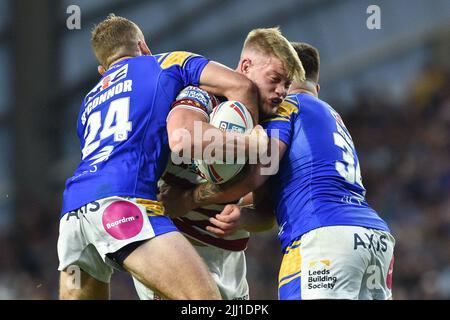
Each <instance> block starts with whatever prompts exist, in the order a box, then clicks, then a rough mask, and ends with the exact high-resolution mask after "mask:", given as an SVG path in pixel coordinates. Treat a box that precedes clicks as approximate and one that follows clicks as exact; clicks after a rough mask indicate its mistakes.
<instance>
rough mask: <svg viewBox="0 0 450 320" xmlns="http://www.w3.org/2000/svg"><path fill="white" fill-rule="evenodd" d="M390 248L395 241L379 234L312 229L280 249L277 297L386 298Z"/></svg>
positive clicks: (344, 228)
mask: <svg viewBox="0 0 450 320" xmlns="http://www.w3.org/2000/svg"><path fill="white" fill-rule="evenodd" d="M394 245H395V240H394V237H393V236H392V235H391V234H390V233H389V232H385V231H381V230H375V229H367V228H363V227H354V226H332V227H322V228H318V229H315V230H312V231H310V232H308V233H306V234H304V235H303V236H302V237H300V239H298V240H296V241H293V242H292V243H291V244H290V245H289V246H288V247H287V248H286V250H285V254H284V258H283V262H282V264H281V268H280V275H279V281H278V288H279V289H278V295H279V298H280V299H282V300H293V299H302V300H303V299H360V300H372V299H376V300H385V299H390V298H391V297H392V290H391V288H392V271H393V263H394V255H393V254H394Z"/></svg>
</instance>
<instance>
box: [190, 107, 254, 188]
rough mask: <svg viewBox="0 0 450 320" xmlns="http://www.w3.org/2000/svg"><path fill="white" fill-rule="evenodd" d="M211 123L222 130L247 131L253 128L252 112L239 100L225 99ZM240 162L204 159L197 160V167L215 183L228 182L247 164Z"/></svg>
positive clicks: (214, 111)
mask: <svg viewBox="0 0 450 320" xmlns="http://www.w3.org/2000/svg"><path fill="white" fill-rule="evenodd" d="M209 123H210V124H211V125H213V126H215V127H217V128H219V129H220V130H222V131H230V132H239V133H245V132H247V131H248V130H251V129H253V119H252V116H251V114H250V112H249V111H248V110H247V108H246V107H245V106H244V104H242V103H241V102H238V101H225V102H222V103H221V104H219V105H218V106H217V107H215V108H214V110H213V112H212V113H211V115H210V120H209ZM225 160H226V159H225ZM241 160H242V159H241ZM239 162H240V163H229V161H226V162H224V161H215V162H213V163H209V162H208V161H204V160H196V164H197V168H198V170H199V171H200V172H201V174H202V176H203V177H204V178H205V179H206V180H208V181H210V182H212V183H215V184H221V183H224V182H227V181H228V180H230V179H231V178H233V177H234V176H236V175H237V174H238V173H239V172H240V171H241V170H242V168H243V167H244V166H245V163H242V162H243V161H239Z"/></svg>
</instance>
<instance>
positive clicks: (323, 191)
mask: <svg viewBox="0 0 450 320" xmlns="http://www.w3.org/2000/svg"><path fill="white" fill-rule="evenodd" d="M262 125H263V127H264V128H265V129H267V133H268V135H269V136H273V137H278V139H280V140H281V141H283V142H284V143H285V144H286V145H287V146H288V149H287V151H286V153H285V155H284V157H283V159H282V160H281V162H280V169H279V172H278V173H277V175H275V176H273V177H271V178H270V180H269V184H270V189H271V194H272V196H273V198H274V204H275V211H276V216H277V221H278V224H279V227H280V231H279V238H280V241H281V243H282V248H283V249H284V248H285V247H286V246H287V245H288V244H289V243H291V242H292V241H293V240H295V239H296V238H298V237H299V236H301V235H302V234H304V233H306V232H308V231H310V230H313V229H316V228H320V227H325V226H339V225H341V226H342V225H343V226H361V227H367V228H373V229H380V230H386V231H389V229H388V227H387V225H386V223H385V222H384V221H383V220H382V219H381V218H380V217H379V216H378V214H377V213H376V212H375V211H374V210H373V209H372V208H371V207H370V206H369V205H368V204H367V202H366V199H365V193H366V190H365V189H364V186H363V184H362V179H361V172H360V166H359V161H358V156H357V154H356V150H355V146H354V144H353V141H352V138H351V136H350V133H349V132H348V130H347V128H346V127H345V125H344V122H343V121H342V119H341V117H340V116H339V114H338V113H337V112H336V111H335V110H334V109H333V108H332V107H331V106H330V105H329V104H327V103H325V102H324V101H322V100H320V99H318V98H316V97H314V96H312V95H309V94H304V93H301V94H296V95H288V96H287V98H286V99H285V101H284V102H283V103H282V104H281V106H280V108H279V110H278V112H277V114H276V115H275V116H273V117H271V118H270V119H268V120H266V121H264V122H263V123H262ZM275 129H276V130H278V131H275Z"/></svg>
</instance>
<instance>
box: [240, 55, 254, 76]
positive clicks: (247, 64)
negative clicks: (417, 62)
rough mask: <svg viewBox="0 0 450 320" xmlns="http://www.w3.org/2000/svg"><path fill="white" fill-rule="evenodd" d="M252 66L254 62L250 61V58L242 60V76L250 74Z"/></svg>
mask: <svg viewBox="0 0 450 320" xmlns="http://www.w3.org/2000/svg"><path fill="white" fill-rule="evenodd" d="M251 65H252V60H250V59H249V58H244V59H242V60H241V63H240V65H239V71H240V72H241V73H242V74H248V73H249V71H250V67H251Z"/></svg>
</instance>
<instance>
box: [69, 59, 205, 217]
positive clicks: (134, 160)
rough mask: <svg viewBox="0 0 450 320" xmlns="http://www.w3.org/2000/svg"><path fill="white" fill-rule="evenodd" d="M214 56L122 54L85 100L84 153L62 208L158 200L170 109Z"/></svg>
mask: <svg viewBox="0 0 450 320" xmlns="http://www.w3.org/2000/svg"><path fill="white" fill-rule="evenodd" d="M208 61H209V60H207V59H206V58H204V57H202V56H199V55H195V54H192V53H190V52H181V51H180V52H169V53H165V54H160V55H154V56H140V57H134V58H129V59H125V60H122V61H120V62H118V63H116V64H114V65H113V66H112V67H111V68H110V69H109V70H108V71H107V72H106V73H105V74H104V75H103V77H102V79H101V80H100V81H99V82H98V84H97V85H96V86H95V87H94V88H93V89H92V90H91V91H90V92H89V93H88V94H87V95H86V97H85V99H84V101H83V103H82V105H81V110H80V113H79V116H78V123H77V133H78V137H79V140H80V147H81V151H82V156H81V161H80V163H79V165H78V167H77V169H76V170H75V173H74V174H73V176H72V177H71V178H69V179H68V180H67V182H66V188H65V191H64V195H63V206H62V214H64V213H66V212H68V211H71V210H75V209H77V208H79V207H81V206H83V205H84V204H86V203H89V202H92V201H94V200H98V199H101V198H105V197H109V196H126V197H136V198H143V199H148V200H156V191H157V181H158V179H159V178H160V176H161V174H162V172H163V171H164V169H165V167H166V165H167V162H168V157H169V145H168V136H167V131H166V118H167V115H168V114H169V111H170V108H171V105H172V103H173V102H174V101H175V98H176V97H177V95H178V93H179V92H180V91H181V90H182V89H183V88H184V87H186V86H188V85H199V80H200V75H201V73H202V71H203V68H204V67H205V66H206V64H207V63H208Z"/></svg>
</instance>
